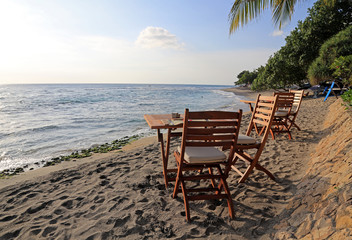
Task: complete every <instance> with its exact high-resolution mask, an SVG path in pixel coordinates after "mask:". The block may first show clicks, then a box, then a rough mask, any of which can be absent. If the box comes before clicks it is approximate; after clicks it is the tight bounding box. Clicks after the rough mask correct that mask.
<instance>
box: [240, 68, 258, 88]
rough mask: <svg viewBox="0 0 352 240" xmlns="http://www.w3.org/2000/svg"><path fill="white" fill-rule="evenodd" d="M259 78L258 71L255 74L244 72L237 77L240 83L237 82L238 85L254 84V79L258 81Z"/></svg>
mask: <svg viewBox="0 0 352 240" xmlns="http://www.w3.org/2000/svg"><path fill="white" fill-rule="evenodd" d="M257 76H258V71H257V70H254V71H253V72H250V71H247V70H244V71H242V72H240V73H239V74H238V75H237V78H238V81H237V82H235V84H236V85H239V84H246V85H248V84H252V82H253V81H254V79H256V77H257Z"/></svg>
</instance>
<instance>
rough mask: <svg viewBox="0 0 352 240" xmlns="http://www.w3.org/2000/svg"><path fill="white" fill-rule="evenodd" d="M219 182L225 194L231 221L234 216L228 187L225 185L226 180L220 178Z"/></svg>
mask: <svg viewBox="0 0 352 240" xmlns="http://www.w3.org/2000/svg"><path fill="white" fill-rule="evenodd" d="M220 181H221V183H222V186H223V187H224V190H225V193H226V195H227V206H228V208H229V215H230V218H231V219H233V218H234V216H235V214H234V208H233V201H232V197H231V193H230V189H229V186H228V185H227V182H226V179H224V178H221V179H220Z"/></svg>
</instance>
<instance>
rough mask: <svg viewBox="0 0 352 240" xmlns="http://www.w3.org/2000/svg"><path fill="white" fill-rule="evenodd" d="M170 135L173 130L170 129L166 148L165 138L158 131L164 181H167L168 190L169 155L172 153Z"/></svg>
mask: <svg viewBox="0 0 352 240" xmlns="http://www.w3.org/2000/svg"><path fill="white" fill-rule="evenodd" d="M170 135H171V129H168V133H167V141H166V146H165V145H164V136H163V134H162V133H161V132H160V130H159V129H158V141H159V142H160V148H161V159H162V161H163V175H164V181H165V187H166V188H167V186H168V184H169V179H168V176H167V173H168V169H167V165H168V161H169V153H170Z"/></svg>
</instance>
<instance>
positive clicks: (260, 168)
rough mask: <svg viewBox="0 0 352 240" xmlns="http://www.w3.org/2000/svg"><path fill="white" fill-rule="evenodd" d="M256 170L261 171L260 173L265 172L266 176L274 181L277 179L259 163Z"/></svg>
mask: <svg viewBox="0 0 352 240" xmlns="http://www.w3.org/2000/svg"><path fill="white" fill-rule="evenodd" d="M255 168H256V169H258V170H260V171H263V172H265V173H266V175H268V176H269V177H270V178H271V179H272V180H274V181H275V180H276V179H275V177H274V175H273V174H272V173H271V172H269V170H267V169H266V168H264V167H263V166H261V165H260V164H259V163H257V165H255Z"/></svg>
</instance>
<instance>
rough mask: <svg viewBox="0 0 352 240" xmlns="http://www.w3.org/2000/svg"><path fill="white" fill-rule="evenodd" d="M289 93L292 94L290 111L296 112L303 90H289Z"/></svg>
mask: <svg viewBox="0 0 352 240" xmlns="http://www.w3.org/2000/svg"><path fill="white" fill-rule="evenodd" d="M290 93H293V94H294V100H293V104H292V110H291V112H292V111H293V112H298V110H299V108H300V107H301V103H302V99H303V93H304V90H290Z"/></svg>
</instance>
